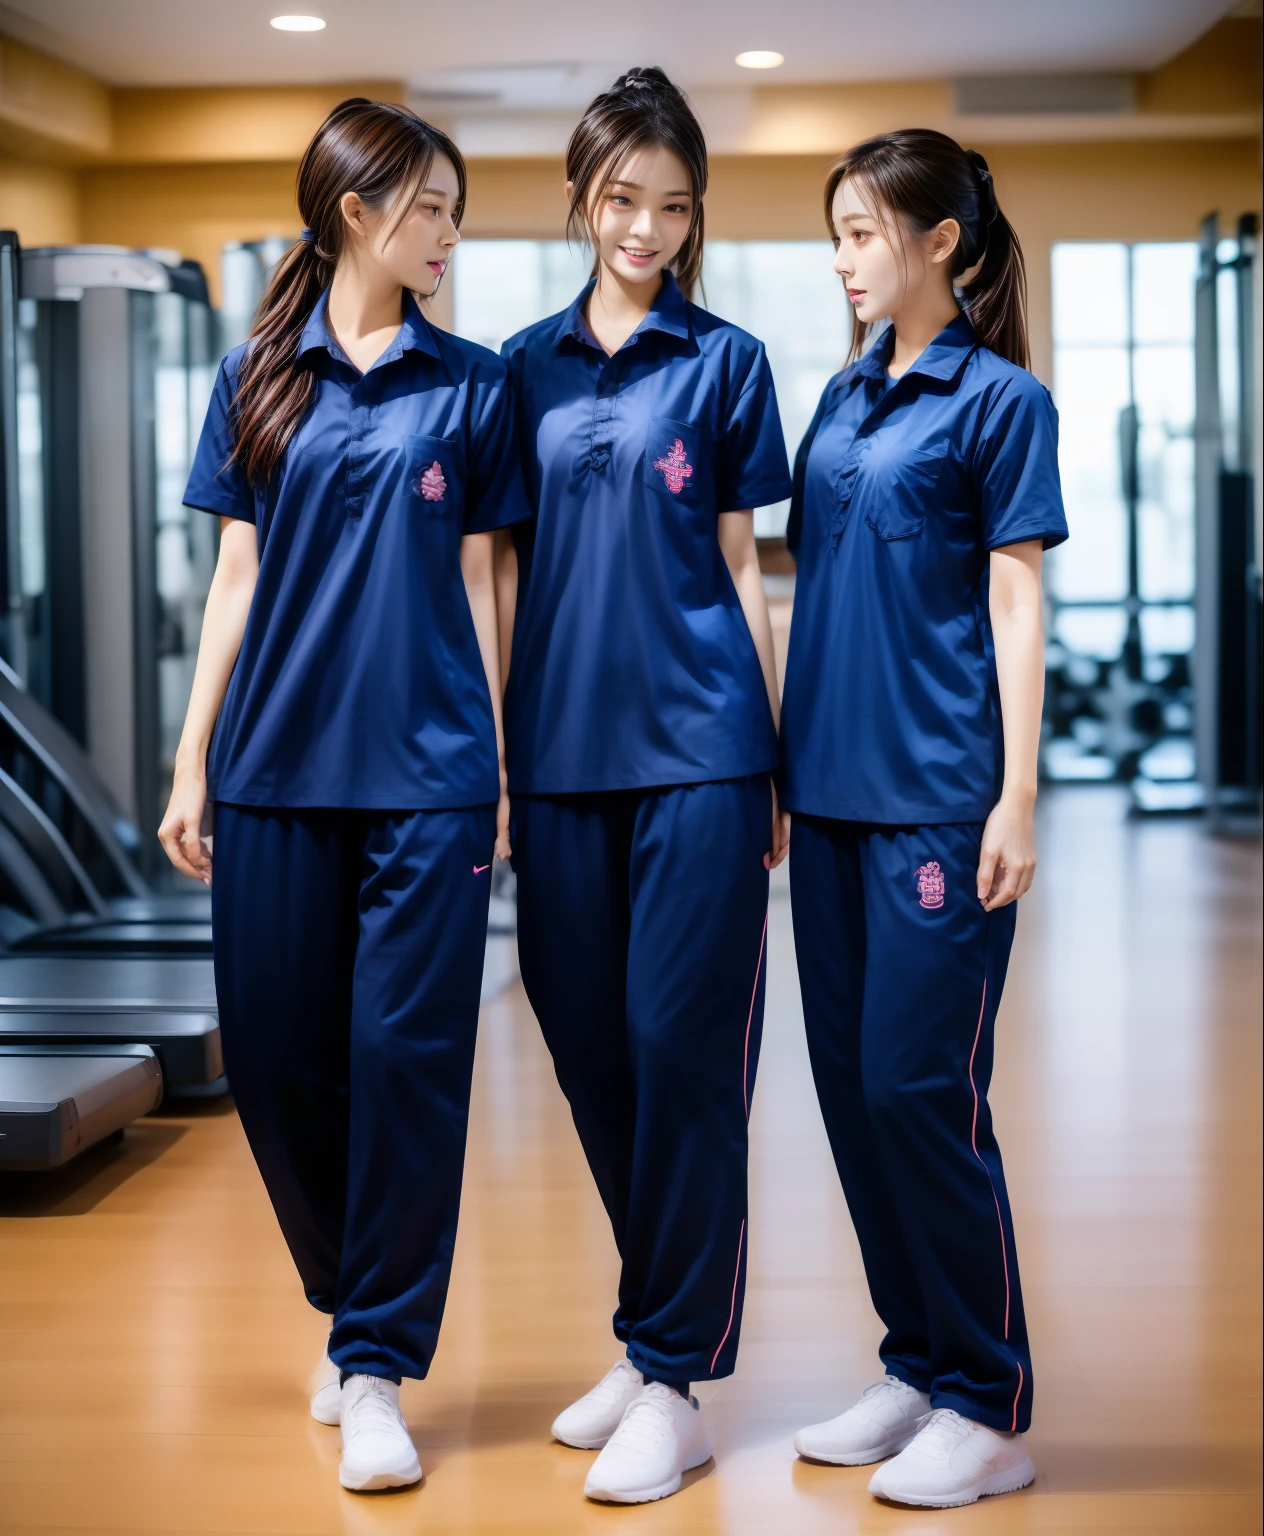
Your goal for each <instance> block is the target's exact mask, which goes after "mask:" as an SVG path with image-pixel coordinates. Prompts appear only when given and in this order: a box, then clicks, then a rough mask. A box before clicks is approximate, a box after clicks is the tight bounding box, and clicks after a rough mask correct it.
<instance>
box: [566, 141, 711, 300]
mask: <svg viewBox="0 0 1264 1536" xmlns="http://www.w3.org/2000/svg"><path fill="white" fill-rule="evenodd" d="M571 190H572V184H571V183H570V182H567V184H566V191H567V195H568V196H569V195H570V192H571ZM694 201H695V200H694V196H693V192H692V190H691V188H690V182H689V172H688V171H687V170H686V169H685V166H684V165H683V163H682V162H681V160H680V159H679V158H678V157H677V156H676V155H674V154H672V152H671V150H669V149H663V148H661V147H655V148H652V149H643V150H638V151H637V152H636V153H635V154H634V155H632V156H630V157H629V159H628V160H627V161H626V162H625V163H624V164H623V165H622V166H620V167H619V170H618V172H617V174H616V177H615V179H614V180H613V181H612V182H611V183H610V185H609V186H608V187H606V188H605V190H604V191H603V192H601V193H600V194H598V195H596V196H594V198H593V199H592V201H591V202H590V204H589V206H588V209H587V215H588V227H589V230H590V231H591V234H592V240H593V244H594V246H595V248H596V252H597V257H598V260H599V261H600V262H601V263H602V265H603V266H605V267H608V268H609V269H610V271H611V272H613V273H614V274H615V275H616V276H617V277H619V278H620V279H621V280H622V281H623V282H627V283H648V282H653V283H654V284H655V286H657V284H658V281H659V274H660V273H661V272H662V270H663V268H664V267H665V266H667V264H668V263H669V262H671V261H673V260H674V259H675V257H676V255H677V254H678V252H679V251H680V247H681V246H682V245H683V244H684V243H685V236H686V235H687V234H688V233H689V228H690V225H691V224H692V222H693V210H694Z"/></svg>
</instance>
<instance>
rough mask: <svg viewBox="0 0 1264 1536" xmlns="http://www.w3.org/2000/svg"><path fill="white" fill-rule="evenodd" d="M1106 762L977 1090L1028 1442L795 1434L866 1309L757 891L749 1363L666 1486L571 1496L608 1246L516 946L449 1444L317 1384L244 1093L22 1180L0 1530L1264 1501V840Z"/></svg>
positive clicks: (837, 1527)
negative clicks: (895, 1450) (236, 1109)
mask: <svg viewBox="0 0 1264 1536" xmlns="http://www.w3.org/2000/svg"><path fill="white" fill-rule="evenodd" d="M1122 811H1123V805H1122V801H1121V800H1120V798H1119V797H1118V796H1116V795H1115V794H1114V792H1112V791H1110V790H1101V789H1080V790H1063V791H1060V792H1059V793H1058V794H1056V795H1050V796H1049V797H1048V798H1047V801H1046V803H1045V804H1044V806H1043V808H1042V846H1041V851H1042V865H1041V870H1040V874H1039V876H1038V881H1037V888H1036V890H1035V891H1034V892H1033V894H1032V896H1031V897H1029V898H1028V899H1027V901H1026V902H1025V903H1024V910H1023V912H1022V915H1021V919H1020V924H1019V941H1018V945H1017V949H1016V953H1015V961H1014V965H1013V967H1012V969H1011V979H1010V985H1009V989H1008V991H1007V994H1006V998H1005V1002H1004V1005H1003V1008H1002V1014H1001V1027H1000V1038H999V1044H998V1068H997V1076H996V1083H995V1087H994V1092H993V1101H994V1104H995V1108H996V1117H997V1121H998V1125H999V1132H1000V1136H1001V1142H1002V1146H1003V1148H1004V1149H1005V1153H1006V1158H1007V1166H1008V1175H1009V1179H1010V1183H1011V1189H1012V1192H1013V1198H1014V1205H1015V1211H1016V1217H1017V1227H1018V1240H1019V1250H1020V1255H1021V1258H1022V1264H1023V1278H1024V1284H1025V1289H1026V1296H1027V1305H1028V1313H1029V1317H1030V1323H1031V1331H1032V1336H1033V1352H1034V1355H1035V1362H1036V1427H1035V1429H1034V1430H1033V1433H1032V1436H1031V1442H1032V1449H1033V1454H1034V1456H1035V1460H1036V1464H1037V1468H1038V1472H1039V1476H1038V1479H1037V1483H1036V1485H1035V1487H1034V1488H1033V1489H1032V1490H1030V1491H1029V1492H1027V1493H1024V1494H1019V1495H1015V1496H1013V1497H1010V1498H1006V1499H996V1500H990V1501H986V1502H985V1503H983V1504H981V1505H978V1506H975V1507H974V1508H972V1509H969V1510H961V1511H951V1512H948V1513H945V1514H943V1515H939V1514H933V1513H924V1514H919V1513H909V1512H901V1511H899V1510H896V1509H892V1508H885V1507H881V1506H879V1505H877V1504H876V1503H874V1501H873V1500H871V1499H870V1498H869V1497H868V1495H867V1494H866V1492H865V1482H866V1480H867V1476H866V1474H865V1473H864V1472H863V1471H860V1470H855V1471H853V1470H847V1469H831V1468H825V1467H817V1466H808V1465H806V1464H804V1463H802V1462H796V1461H795V1458H794V1455H793V1452H792V1450H791V1447H790V1437H791V1434H792V1432H793V1430H794V1429H795V1427H796V1426H797V1425H799V1424H801V1423H804V1422H807V1421H809V1420H812V1419H816V1418H819V1417H822V1416H824V1415H826V1414H828V1413H830V1412H832V1411H836V1410H837V1409H839V1408H840V1407H842V1406H843V1405H844V1404H845V1403H846V1402H847V1401H848V1400H849V1398H851V1397H852V1396H853V1395H854V1394H855V1393H856V1392H857V1391H858V1390H859V1388H860V1387H861V1386H862V1385H863V1384H864V1382H866V1381H867V1380H869V1379H870V1377H872V1376H873V1375H874V1374H875V1359H874V1346H875V1343H876V1339H877V1334H878V1329H877V1324H876V1321H875V1319H874V1317H873V1314H872V1311H871V1310H870V1307H869V1303H868V1299H867V1296H866V1292H865V1287H864V1283H863V1278H862V1275H861V1270H860V1262H859V1256H858V1253H857V1250H856V1245H855V1241H854V1238H853V1236H852V1233H851V1228H850V1225H849V1222H848V1219H847V1212H846V1208H845V1206H844V1203H843V1200H842V1197H841V1195H840V1193H839V1190H838V1186H837V1183H836V1180H835V1177H834V1174H833V1171H832V1168H831V1166H830V1162H829V1157H828V1153H827V1149H826V1143H825V1136H824V1132H823V1130H822V1127H821V1122H820V1117H819V1114H818V1112H817V1109H816V1105H815V1099H814V1096H813V1093H812V1086H811V1082H810V1078H809V1075H808V1069H807V1060H806V1055H805V1051H804V1045H803V1029H802V1020H801V1016H800V1010H799V997H798V988H797V984H796V980H795V971H794V955H793V945H792V939H791V932H790V913H789V899H788V892H787V889H786V885H785V881H784V879H779V880H778V883H777V887H776V890H775V893H774V897H773V902H772V919H771V925H770V935H771V939H770V957H769V967H770V970H769V974H770V987H769V1019H768V1028H767V1031H766V1036H765V1045H764V1056H763V1062H762V1064H761V1068H760V1078H759V1084H758V1088H757V1091H756V1095H755V1105H754V1117H753V1121H752V1138H753V1146H752V1161H753V1187H752V1204H751V1235H752V1246H751V1263H750V1295H749V1303H748V1308H747V1315H746V1328H745V1335H744V1339H743V1348H742V1354H741V1357H740V1360H739V1367H738V1374H737V1375H736V1377H734V1378H733V1379H732V1380H731V1381H728V1382H725V1383H722V1384H719V1385H717V1386H715V1387H713V1388H710V1389H704V1390H705V1395H706V1396H707V1397H708V1398H709V1399H710V1412H711V1414H712V1416H713V1421H714V1432H715V1442H716V1447H717V1462H716V1464H715V1465H713V1466H710V1467H707V1468H704V1469H702V1470H701V1471H700V1472H699V1473H696V1474H693V1475H692V1476H691V1479H690V1482H689V1486H688V1487H687V1488H686V1489H685V1490H684V1491H683V1492H682V1493H681V1494H680V1495H679V1496H677V1497H676V1498H674V1499H670V1500H667V1501H666V1502H664V1503H662V1504H659V1505H655V1506H650V1507H646V1508H642V1509H634V1510H616V1509H606V1508H601V1507H596V1506H592V1505H586V1504H585V1503H584V1500H583V1498H582V1495H581V1491H580V1490H581V1486H582V1483H583V1476H584V1471H585V1469H586V1467H587V1465H588V1463H589V1461H590V1459H591V1458H590V1456H589V1455H588V1454H585V1453H583V1452H578V1451H571V1450H567V1449H565V1448H563V1447H561V1446H558V1445H554V1444H551V1443H550V1442H549V1439H548V1425H549V1422H550V1420H551V1418H552V1416H553V1414H554V1413H555V1412H556V1410H557V1408H558V1407H559V1405H562V1404H564V1403H566V1402H567V1401H568V1400H569V1399H570V1398H571V1397H572V1396H573V1395H574V1394H576V1393H578V1392H579V1391H581V1390H582V1389H583V1388H585V1387H587V1386H588V1385H589V1384H590V1383H591V1382H592V1381H593V1379H594V1378H595V1377H597V1376H598V1375H600V1374H601V1372H602V1371H604V1370H605V1369H606V1367H607V1366H608V1365H609V1364H610V1363H611V1361H612V1360H613V1358H614V1354H615V1349H614V1345H613V1342H612V1340H611V1338H610V1334H609V1315H610V1312H611V1310H612V1306H613V1295H614V1276H615V1260H614V1253H613V1249H612V1245H611V1241H610V1237H609V1232H608V1228H607V1226H606V1222H605V1218H604V1215H603V1213H602V1211H601V1208H600V1205H599V1203H598V1201H597V1198H596V1195H595V1194H594V1192H593V1189H592V1185H591V1181H590V1179H589V1177H588V1174H587V1170H586V1169H585V1167H584V1164H583V1160H582V1158H581V1155H580V1152H579V1148H578V1144H577V1142H576V1139H575V1135H574V1132H573V1130H572V1128H571V1126H570V1123H569V1120H568V1118H567V1115H566V1112H565V1107H564V1105H563V1103H562V1101H561V1099H560V1097H559V1095H558V1092H557V1089H556V1087H555V1085H554V1082H553V1076H552V1071H551V1066H550V1063H549V1061H548V1058H547V1056H546V1054H545V1052H544V1050H543V1048H542V1046H541V1044H540V1040H539V1036H538V1033H537V1030H536V1027H535V1024H534V1021H533V1019H532V1017H531V1014H530V1011H529V1009H528V1008H527V1006H526V1003H525V1000H524V998H523V995H522V992H521V989H520V987H519V986H518V985H517V984H516V983H515V984H514V985H513V986H511V988H510V989H509V990H508V991H507V992H505V993H504V994H503V995H502V996H501V997H500V998H499V999H498V1000H497V1001H495V1002H493V1003H492V1004H491V1005H490V1006H489V1007H488V1008H487V1009H486V1010H485V1013H484V1017H483V1024H482V1037H481V1045H480V1054H479V1064H478V1073H477V1081H476V1091H475V1107H474V1117H473V1125H472V1133H471V1145H470V1155H469V1174H468V1180H467V1185H466V1196H465V1203H464V1206H463V1210H462V1220H461V1231H460V1238H459V1245H458V1254H457V1263H456V1272H455V1277H454V1282H453V1289H452V1297H451V1301H450V1304H449V1312H448V1320H447V1324H446V1327H445V1333H444V1338H443V1342H442V1345H441V1348H440V1352H439V1357H438V1360H437V1361H436V1365H435V1369H434V1371H433V1373H432V1375H431V1378H430V1380H429V1381H428V1382H427V1383H425V1384H424V1385H417V1384H413V1385H411V1386H409V1387H408V1388H407V1389H406V1392H405V1405H406V1409H407V1414H408V1418H409V1422H410V1424H411V1426H412V1428H413V1431H414V1434H415V1437H416V1440H417V1443H418V1446H419V1448H420V1452H421V1459H422V1464H423V1465H424V1467H425V1468H426V1471H427V1478H426V1482H425V1484H424V1485H423V1486H422V1487H421V1488H420V1489H418V1490H415V1491H411V1492H408V1493H404V1494H400V1495H389V1496H377V1497H370V1498H364V1497H361V1498H357V1497H356V1496H354V1495H350V1494H345V1493H342V1492H340V1491H339V1489H338V1488H337V1486H336V1481H335V1473H336V1467H337V1461H338V1444H339V1440H338V1432H337V1431H336V1430H332V1429H323V1428H321V1427H320V1426H318V1425H315V1424H312V1423H311V1422H310V1421H308V1420H307V1419H306V1417H305V1396H304V1379H305V1377H306V1374H307V1371H308V1369H309V1367H310V1366H311V1365H312V1364H313V1363H314V1361H315V1359H316V1357H317V1356H318V1354H319V1352H320V1347H321V1343H322V1330H321V1324H320V1320H319V1319H318V1318H317V1317H316V1316H315V1314H313V1313H311V1312H310V1311H309V1310H308V1309H307V1308H306V1306H305V1304H304V1303H303V1302H302V1300H301V1297H300V1296H299V1293H298V1289H297V1286H296V1283H295V1280H294V1276H293V1273H292V1270H291V1268H290V1264H289V1260H288V1257H287V1255H286V1253H285V1250H284V1248H283V1246H282V1244H281V1241H280V1238H279V1237H278V1235H277V1232H276V1228H275V1225H274V1222H273V1219H272V1214H271V1211H270V1209H269V1207H268V1204H267V1201H266V1199H265V1197H264V1194H263V1191H262V1188H261V1187H260V1184H259V1181H258V1178H257V1176H256V1174H255V1172H254V1169H253V1165H252V1164H251V1161H250V1158H249V1155H248V1153H247V1150H246V1147H245V1144H244V1142H243V1139H242V1136H241V1132H240V1129H239V1126H238V1123H237V1120H236V1117H235V1115H234V1114H233V1113H232V1111H231V1106H230V1105H228V1104H226V1103H225V1104H219V1105H211V1104H206V1105H202V1106H201V1107H200V1108H197V1109H196V1110H195V1111H193V1112H190V1113H187V1114H185V1113H172V1114H168V1115H165V1116H160V1117H158V1118H154V1119H150V1120H148V1121H146V1122H144V1123H143V1124H141V1125H139V1126H136V1127H135V1128H133V1129H132V1130H131V1131H129V1132H128V1134H127V1138H126V1141H125V1143H124V1145H123V1146H122V1147H121V1148H119V1149H116V1150H113V1151H105V1152H102V1153H100V1154H97V1155H95V1156H93V1157H90V1158H89V1159H87V1160H85V1161H84V1162H83V1163H82V1164H80V1165H78V1166H75V1167H72V1168H70V1169H68V1170H65V1171H63V1172H62V1173H60V1174H56V1175H50V1176H47V1177H46V1178H43V1179H38V1178H27V1179H25V1180H19V1179H17V1178H15V1177H14V1176H12V1175H11V1176H9V1179H8V1181H7V1182H6V1183H4V1184H3V1185H0V1217H3V1219H2V1220H0V1381H3V1384H4V1386H3V1391H2V1392H0V1530H4V1531H9V1532H13V1531H47V1530H54V1529H55V1530H58V1531H60V1532H63V1533H66V1532H86V1531H105V1530H109V1531H116V1532H127V1533H134V1532H151V1531H152V1532H163V1533H167V1532H211V1531H215V1532H227V1531H234V1532H258V1533H262V1532H268V1533H272V1532H278V1533H279V1532H292V1533H298V1532H302V1533H325V1532H330V1533H332V1532H347V1533H352V1536H366V1533H370V1532H378V1531H382V1532H387V1531H401V1532H404V1531H407V1532H414V1531H415V1532H426V1533H456V1532H463V1533H465V1532H469V1533H476V1532H492V1531H495V1532H500V1533H509V1532H515V1533H516V1532H530V1533H539V1536H545V1533H548V1536H561V1533H571V1532H589V1531H594V1532H596V1531H601V1532H619V1533H623V1532H632V1531H636V1532H637V1533H640V1532H680V1533H684V1532H688V1533H690V1536H705V1533H708V1532H724V1533H732V1536H739V1533H742V1536H744V1533H754V1532H759V1533H765V1532H775V1533H778V1536H815V1533H818V1532H819V1533H826V1532H829V1533H830V1536H836V1533H839V1532H844V1531H862V1532H883V1531H900V1532H905V1531H907V1532H912V1531H914V1530H916V1532H917V1533H918V1536H940V1533H944V1532H971V1533H973V1532H976V1531H979V1532H983V1531H986V1532H1004V1533H1026V1532H1062V1531H1066V1532H1071V1531H1074V1532H1095V1531H1122V1530H1128V1531H1133V1532H1147V1533H1148V1532H1191V1533H1192V1532H1217V1533H1223V1532H1239V1531H1241V1532H1246V1531H1255V1530H1258V1529H1259V1524H1260V1500H1259V1476H1258V1471H1259V1462H1258V1453H1259V1444H1260V1345H1261V1332H1260V1278H1261V1277H1260V1150H1261V1149H1260V1067H1261V1063H1260V916H1261V911H1260V906H1261V902H1260V855H1259V846H1258V844H1244V843H1232V842H1214V841H1211V840H1209V839H1208V838H1207V837H1206V836H1205V835H1204V834H1203V833H1202V832H1201V830H1200V829H1199V827H1198V826H1197V825H1196V824H1195V823H1191V822H1181V821H1173V822H1168V823H1159V822H1155V823H1147V824H1138V823H1135V822H1126V821H1125V820H1124V818H1123V814H1122Z"/></svg>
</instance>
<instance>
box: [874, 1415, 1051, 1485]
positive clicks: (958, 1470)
mask: <svg viewBox="0 0 1264 1536" xmlns="http://www.w3.org/2000/svg"><path fill="white" fill-rule="evenodd" d="M1035 1476H1036V1469H1035V1467H1033V1466H1032V1464H1031V1457H1030V1456H1028V1454H1027V1447H1026V1446H1025V1445H1024V1444H1023V1437H1022V1436H1021V1435H999V1434H997V1432H996V1431H995V1430H993V1429H988V1428H987V1427H986V1425H983V1424H976V1423H975V1422H974V1420H973V1419H967V1418H963V1417H962V1415H961V1414H959V1413H956V1412H954V1411H953V1409H951V1408H936V1409H935V1411H934V1412H933V1413H932V1414H931V1415H930V1417H929V1418H928V1419H927V1420H926V1422H925V1423H924V1424H923V1425H922V1427H921V1429H919V1430H918V1432H917V1434H916V1436H915V1437H914V1439H913V1443H912V1444H911V1445H910V1446H909V1447H908V1449H907V1450H905V1451H901V1452H900V1454H899V1455H898V1456H897V1457H896V1458H895V1459H894V1460H893V1461H888V1462H887V1463H886V1465H885V1466H881V1467H879V1468H878V1470H877V1471H876V1472H875V1473H874V1474H873V1477H872V1478H870V1480H869V1492H870V1493H873V1494H876V1495H877V1496H878V1498H880V1499H890V1500H891V1502H892V1503H894V1504H923V1505H929V1506H930V1507H931V1508H932V1509H951V1508H953V1507H954V1506H956V1505H958V1504H973V1503H974V1501H975V1500H976V1499H979V1498H982V1497H983V1496H984V1495H985V1494H988V1493H1014V1492H1016V1490H1017V1489H1019V1488H1026V1486H1027V1484H1028V1483H1030V1482H1032V1481H1034V1479H1035Z"/></svg>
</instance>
